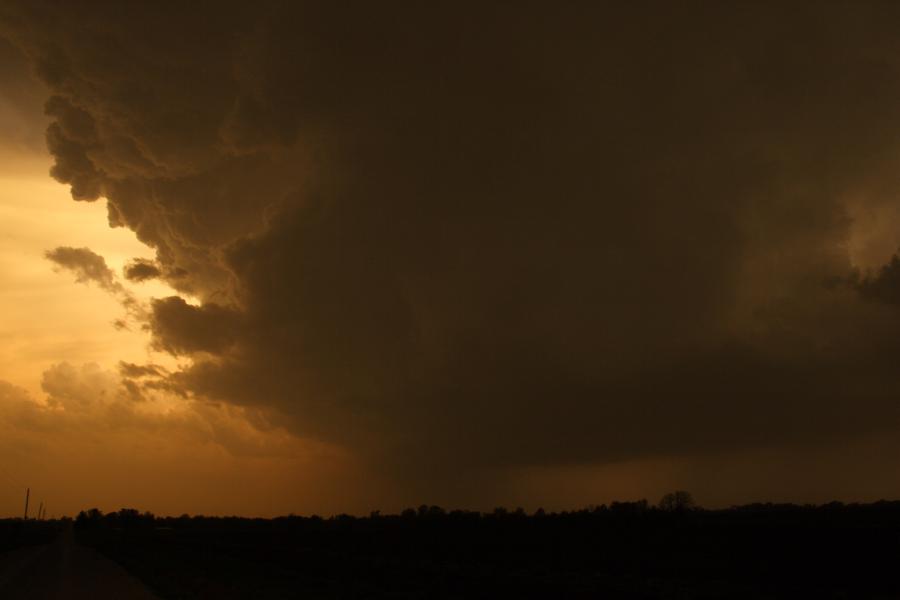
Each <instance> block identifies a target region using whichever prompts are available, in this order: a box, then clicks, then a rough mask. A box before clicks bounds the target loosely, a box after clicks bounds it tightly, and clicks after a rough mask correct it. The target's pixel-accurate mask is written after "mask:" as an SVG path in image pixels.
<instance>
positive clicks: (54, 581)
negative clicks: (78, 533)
mask: <svg viewBox="0 0 900 600" xmlns="http://www.w3.org/2000/svg"><path fill="white" fill-rule="evenodd" d="M0 598H3V600H20V599H25V598H27V599H29V600H106V599H110V600H132V599H133V600H158V598H157V596H154V595H153V594H151V593H150V592H149V591H147V589H146V588H144V587H143V586H142V585H141V583H140V582H139V581H137V580H136V579H135V578H134V577H132V576H131V575H129V574H128V573H126V572H125V570H124V569H122V567H120V566H119V565H117V564H116V563H114V562H112V561H111V560H109V559H107V558H104V557H102V556H100V555H99V554H97V553H96V552H94V551H93V550H91V549H89V548H85V547H84V546H81V545H79V544H78V543H76V542H75V536H74V534H73V532H72V528H71V527H69V528H68V529H66V530H65V531H63V533H62V534H61V535H60V536H59V538H58V539H57V540H56V541H55V542H53V543H51V544H47V545H45V546H36V547H32V548H23V549H21V550H16V551H13V552H9V553H7V554H2V555H0Z"/></svg>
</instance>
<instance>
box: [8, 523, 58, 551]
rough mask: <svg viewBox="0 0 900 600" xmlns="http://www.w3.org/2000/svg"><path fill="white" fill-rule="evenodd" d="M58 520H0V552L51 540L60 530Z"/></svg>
mask: <svg viewBox="0 0 900 600" xmlns="http://www.w3.org/2000/svg"><path fill="white" fill-rule="evenodd" d="M61 528H62V524H61V522H60V521H35V520H30V521H22V520H21V519H2V520H0V554H2V553H4V552H9V551H10V550H15V549H17V548H22V547H24V546H35V545H40V544H46V543H48V542H51V541H53V539H54V538H56V536H57V535H58V534H59V532H60V531H61Z"/></svg>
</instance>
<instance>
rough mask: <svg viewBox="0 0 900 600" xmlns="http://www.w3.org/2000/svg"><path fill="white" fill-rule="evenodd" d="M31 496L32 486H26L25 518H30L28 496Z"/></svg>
mask: <svg viewBox="0 0 900 600" xmlns="http://www.w3.org/2000/svg"><path fill="white" fill-rule="evenodd" d="M30 496H31V488H25V520H26V521H27V520H28V498H29V497H30Z"/></svg>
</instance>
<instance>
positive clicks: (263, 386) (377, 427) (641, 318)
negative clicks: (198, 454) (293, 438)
mask: <svg viewBox="0 0 900 600" xmlns="http://www.w3.org/2000/svg"><path fill="white" fill-rule="evenodd" d="M8 4H9V6H7V7H6V8H4V10H3V13H2V14H3V20H4V22H5V23H6V28H7V30H8V32H9V35H10V36H11V37H13V38H14V39H15V40H17V42H18V43H19V44H20V45H21V46H22V47H23V48H24V49H25V51H26V52H27V53H28V54H29V55H30V56H31V58H32V59H33V61H34V64H35V65H36V69H37V71H38V73H40V74H41V75H42V77H43V79H44V81H45V82H46V84H47V85H48V86H49V87H50V89H51V90H52V93H53V97H52V98H51V99H50V100H49V102H48V105H47V107H48V108H47V110H48V114H49V115H50V116H51V117H52V118H53V123H52V124H51V126H50V129H49V130H48V145H49V148H50V150H51V152H52V153H53V155H54V157H55V160H56V166H55V167H54V170H53V175H54V176H55V177H56V178H57V179H59V180H60V181H63V182H65V183H68V184H70V185H71V186H72V193H73V196H74V197H75V198H76V199H78V200H94V199H98V198H101V197H102V198H106V200H107V202H108V206H109V218H110V223H111V224H112V225H113V226H124V227H128V228H130V229H132V230H133V231H135V233H136V234H137V236H138V237H139V238H140V239H141V240H143V241H145V242H146V243H148V244H150V245H151V246H153V247H154V248H155V249H156V252H157V258H156V262H155V263H154V265H153V268H154V269H157V270H158V274H159V275H161V276H162V277H163V278H165V279H166V280H167V281H168V282H169V283H170V284H171V285H172V286H174V287H175V288H176V289H177V290H180V291H182V292H185V293H189V294H192V295H194V296H195V297H197V298H199V299H200V301H201V304H200V305H199V306H194V305H191V304H188V303H186V302H185V301H184V300H181V299H179V298H177V297H173V298H168V299H162V300H158V301H157V302H156V303H154V305H153V307H152V315H151V317H149V320H150V323H151V329H152V333H153V335H154V344H156V346H157V347H158V348H162V349H165V350H167V351H169V352H171V353H173V354H179V355H185V356H190V357H193V358H194V362H193V363H192V366H190V367H187V368H185V369H184V370H182V371H180V372H177V373H173V374H171V375H170V376H169V377H168V378H167V379H166V381H168V382H169V385H172V386H177V387H178V388H179V389H181V390H184V391H185V392H186V393H191V394H196V395H198V396H205V397H210V398H216V399H219V400H224V401H227V402H230V403H233V404H237V405H242V406H266V407H268V408H271V409H273V410H275V411H278V412H279V413H280V414H281V415H282V418H283V419H284V422H285V423H287V424H289V426H290V427H291V428H292V429H293V430H294V431H297V432H302V433H306V434H310V435H315V436H320V437H323V438H326V439H328V440H332V441H335V442H337V443H340V444H344V445H346V446H348V447H350V448H353V449H356V450H359V451H360V452H361V453H363V454H366V455H370V456H373V457H378V458H377V459H374V460H376V461H377V462H379V464H382V465H389V466H388V468H390V469H393V470H395V471H397V472H400V473H401V474H403V473H410V472H413V471H414V472H415V473H417V474H419V475H421V474H422V473H423V472H435V473H447V472H450V471H454V470H456V469H457V468H458V467H459V466H461V465H469V464H496V465H518V464H538V463H553V464H559V463H566V462H603V461H611V460H620V459H627V458H631V457H638V456H647V455H654V456H660V455H661V456H665V455H670V454H683V453H696V452H700V453H704V452H707V453H709V452H720V451H723V450H726V449H732V448H741V447H748V446H769V445H778V444H783V443H788V442H790V443H824V442H823V440H824V441H827V440H830V439H835V438H840V437H842V436H859V435H867V434H868V432H870V431H872V430H876V429H880V428H884V427H892V425H889V424H890V423H893V422H894V419H893V417H894V416H895V415H896V412H897V408H895V407H894V403H893V400H892V399H893V398H894V397H895V394H896V391H897V385H896V382H895V377H894V374H893V373H894V367H893V361H892V360H890V359H889V358H888V357H894V356H896V355H897V352H898V351H900V345H898V342H897V341H896V340H898V339H900V337H898V336H897V333H900V321H898V318H897V315H896V312H895V311H894V310H893V309H891V308H890V307H886V306H881V305H876V304H873V303H869V302H865V301H864V300H863V299H861V298H860V294H859V293H858V292H857V291H856V290H854V289H850V288H848V287H847V286H837V287H836V286H829V285H826V284H825V282H827V281H829V280H834V279H835V278H846V277H848V276H849V274H850V273H852V272H853V269H854V265H853V264H852V263H851V260H850V256H849V255H848V253H847V251H846V244H845V242H846V240H847V238H848V236H849V235H851V233H852V223H851V222H850V220H849V218H848V213H847V210H846V201H847V198H850V197H852V198H854V199H856V201H859V200H858V199H860V198H862V199H863V200H861V201H862V202H865V199H866V198H867V197H869V196H871V197H873V198H874V197H876V196H877V197H878V198H879V199H880V198H883V197H884V196H885V194H888V193H895V192H896V188H897V187H898V183H900V182H898V181H897V178H896V175H895V173H896V172H897V169H896V167H897V166H898V165H897V158H896V157H897V156H898V154H897V147H898V142H897V140H898V139H900V137H898V135H897V134H898V133H900V117H898V112H897V110H896V106H897V104H898V101H900V85H898V83H897V82H898V81H900V78H898V70H900V44H898V43H897V42H896V37H895V35H894V32H893V31H892V30H891V28H890V27H889V26H887V25H886V24H888V23H891V22H892V21H893V17H895V16H896V14H895V13H896V12H897V9H896V8H894V7H891V6H887V5H877V6H876V5H873V6H871V7H869V8H867V9H865V10H861V11H859V12H858V13H855V14H854V17H853V18H852V19H849V20H848V19H847V18H846V15H845V14H844V12H843V11H841V10H839V9H838V8H835V7H821V8H817V9H816V11H815V14H814V15H813V14H812V12H811V11H810V10H807V9H804V8H801V7H793V8H792V7H787V8H784V9H783V10H782V9H779V10H778V11H775V9H774V8H773V7H771V6H764V5H755V6H745V7H741V8H740V9H736V8H734V7H718V6H712V5H710V6H705V7H703V8H702V9H699V10H697V11H686V10H683V9H682V8H680V7H675V6H671V5H665V4H660V5H656V6H653V7H652V8H651V7H649V6H646V5H642V6H640V7H637V6H635V7H625V6H624V5H621V6H615V7H611V6H608V5H596V6H592V5H589V4H584V5H577V6H570V7H567V8H560V9H559V10H554V11H552V14H548V13H549V12H550V11H548V10H547V6H546V4H541V3H530V2H525V3H518V4H517V6H516V9H515V10H514V11H509V10H506V9H505V8H503V7H502V6H501V5H496V6H488V7H486V6H483V5H480V4H479V5H477V6H476V5H474V4H473V5H469V6H465V4H466V3H463V4H462V5H459V4H453V5H447V6H445V7H444V9H442V10H438V9H437V8H436V7H435V6H433V5H427V6H426V5H421V6H420V5H413V4H412V3H390V2H389V3H377V4H359V5H356V6H354V7H353V8H352V9H348V10H344V9H340V10H339V9H337V8H330V7H328V6H327V5H325V4H321V3H307V2H299V3H293V4H291V5H290V6H286V5H284V4H283V3H267V2H263V3H257V4H254V5H253V6H250V5H247V4H245V3H222V4H220V5H217V7H216V9H215V10H213V11H211V12H208V11H205V10H201V9H200V8H192V7H185V8H184V10H183V11H181V12H180V13H179V18H178V19H174V18H172V16H171V14H170V13H169V12H167V11H166V10H164V9H162V8H161V7H157V6H155V5H150V4H147V5H144V6H141V7H138V8H136V9H135V10H133V11H128V14H127V15H126V14H125V12H123V11H114V10H109V9H108V7H106V6H105V5H104V4H103V3H98V4H91V5H89V6H88V7H81V6H79V7H77V8H76V7H75V6H74V5H72V6H56V5H53V6H51V5H49V4H44V3H35V2H11V3H8ZM76 10H77V11H78V22H79V27H78V28H75V27H73V26H72V22H74V19H72V18H71V17H72V11H76ZM774 12H777V13H778V14H777V15H775V14H774ZM813 17H814V18H813ZM797 29H802V30H803V31H804V32H805V35H804V37H803V40H804V42H803V43H800V41H798V39H797V37H796V35H795V34H794V32H795V31H796V30H797ZM698 32H699V33H698ZM98 56H102V57H104V58H103V60H97V59H96V58H97V57H98ZM898 241H900V240H898ZM79 268H82V269H83V268H86V267H83V266H82V267H79ZM135 268H137V267H135ZM139 270H140V271H141V273H143V274H150V272H149V267H148V268H147V269H145V268H144V267H141V268H140V269H139ZM79 272H81V271H79ZM84 272H85V273H87V271H84ZM143 274H142V275H140V276H137V275H138V272H137V271H135V275H136V278H137V279H140V278H142V277H143V276H144V275H143ZM152 275H153V276H156V275H157V272H153V273H152ZM103 277H105V275H102V270H101V278H100V280H103V279H102V278H103ZM130 278H131V277H130ZM95 280H97V279H95ZM110 285H112V284H110ZM872 289H874V288H872ZM863 295H865V294H863ZM848 410H855V411H862V412H857V414H860V415H870V417H871V418H869V417H865V416H860V417H859V418H854V419H846V418H844V415H845V413H846V411H848ZM436 465H438V466H439V467H436ZM417 476H418V475H417Z"/></svg>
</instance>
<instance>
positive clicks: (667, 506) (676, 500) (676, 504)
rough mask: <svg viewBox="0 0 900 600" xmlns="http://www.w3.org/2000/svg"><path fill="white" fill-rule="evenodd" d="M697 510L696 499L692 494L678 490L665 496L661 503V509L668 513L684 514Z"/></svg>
mask: <svg viewBox="0 0 900 600" xmlns="http://www.w3.org/2000/svg"><path fill="white" fill-rule="evenodd" d="M694 508H696V504H695V503H694V497H693V496H691V493H690V492H685V491H684V490H676V491H674V492H670V493H668V494H666V495H665V496H663V497H662V498H661V499H660V501H659V509H660V510H665V511H668V512H684V511H687V510H692V509H694Z"/></svg>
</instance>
